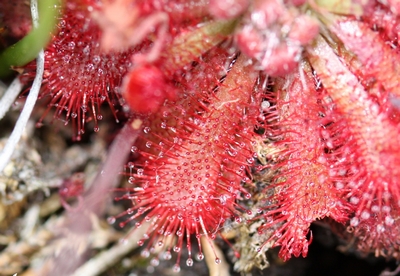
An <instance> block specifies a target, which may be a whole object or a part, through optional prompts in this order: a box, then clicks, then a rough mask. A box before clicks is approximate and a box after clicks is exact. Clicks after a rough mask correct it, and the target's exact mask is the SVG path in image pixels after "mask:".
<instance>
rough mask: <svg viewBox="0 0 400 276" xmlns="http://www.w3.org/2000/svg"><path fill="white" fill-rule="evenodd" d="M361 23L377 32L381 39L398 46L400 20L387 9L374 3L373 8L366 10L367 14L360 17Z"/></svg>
mask: <svg viewBox="0 0 400 276" xmlns="http://www.w3.org/2000/svg"><path fill="white" fill-rule="evenodd" d="M362 21H363V22H366V23H367V24H368V25H369V26H370V28H371V29H373V30H377V31H379V33H380V35H381V36H382V37H383V39H385V40H387V41H388V42H391V43H394V44H395V45H397V44H398V40H399V34H400V18H399V17H398V16H397V15H395V14H393V13H392V12H391V11H390V10H389V9H388V8H387V7H385V6H383V5H382V4H380V3H374V6H373V7H371V8H370V9H367V12H366V13H365V14H364V15H363V16H362Z"/></svg>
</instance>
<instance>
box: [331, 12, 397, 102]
mask: <svg viewBox="0 0 400 276" xmlns="http://www.w3.org/2000/svg"><path fill="white" fill-rule="evenodd" d="M331 30H332V31H333V32H334V33H335V34H336V35H337V36H338V37H339V39H340V40H342V42H343V43H344V45H345V47H346V48H347V50H349V51H351V52H353V53H354V54H355V55H356V56H357V57H358V59H359V61H360V62H361V64H362V67H360V68H359V69H360V73H361V76H360V77H362V78H364V79H373V80H374V83H375V86H376V87H377V88H376V89H377V90H383V91H386V93H382V96H380V99H381V104H382V102H385V101H388V100H387V97H388V93H391V94H393V95H395V96H396V97H400V92H399V91H400V89H399V87H400V81H399V78H398V75H399V73H400V55H399V53H398V52H397V51H396V50H394V49H392V48H391V46H390V45H389V44H387V43H386V41H384V40H383V38H382V36H380V35H379V33H378V32H374V31H373V30H371V29H370V28H369V26H368V25H367V24H365V23H362V22H360V21H356V20H348V19H337V20H336V21H335V22H334V24H333V25H332V27H331ZM384 94H386V97H385V98H384Z"/></svg>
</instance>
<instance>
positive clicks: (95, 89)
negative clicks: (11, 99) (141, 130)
mask: <svg viewBox="0 0 400 276" xmlns="http://www.w3.org/2000/svg"><path fill="white" fill-rule="evenodd" d="M88 9H89V7H86V6H82V4H80V3H79V2H78V1H68V2H67V3H66V7H65V10H64V14H63V16H62V19H61V20H60V22H59V24H58V33H57V34H56V35H55V36H54V37H53V39H52V41H51V43H50V45H49V46H48V47H47V49H46V50H45V72H44V78H43V86H42V90H41V93H40V97H41V98H45V97H49V98H50V99H49V104H48V108H47V110H46V112H45V114H43V116H42V118H41V119H40V121H39V125H40V124H41V122H42V120H43V119H44V117H45V116H46V114H47V113H48V112H49V111H50V109H51V108H52V107H55V109H56V110H55V113H54V118H60V117H61V115H62V114H63V113H65V123H66V124H67V123H68V122H69V121H72V124H73V128H74V133H73V138H74V139H76V140H79V139H80V138H81V135H82V134H83V133H84V131H85V124H86V122H87V121H88V120H89V119H93V120H94V129H95V131H97V130H98V125H97V121H98V120H101V119H102V115H101V114H100V110H99V108H100V105H101V104H102V103H104V102H107V103H108V105H109V106H110V108H111V110H112V112H113V113H114V116H116V114H115V112H116V111H115V107H114V106H115V104H118V99H119V94H118V93H117V91H118V89H119V87H120V86H121V83H122V77H123V75H124V74H126V73H127V71H128V68H129V67H130V66H131V54H132V53H133V51H132V50H130V51H126V52H121V53H114V54H104V53H102V52H101V50H100V47H99V41H100V35H101V34H100V29H99V28H98V27H97V26H96V24H94V22H93V20H92V19H91V18H90V14H89V12H88ZM35 70H36V63H35V62H32V63H30V64H28V65H26V66H25V67H24V74H23V75H22V77H21V78H22V79H23V80H24V81H30V80H32V79H33V77H34V73H35ZM89 114H90V115H89Z"/></svg>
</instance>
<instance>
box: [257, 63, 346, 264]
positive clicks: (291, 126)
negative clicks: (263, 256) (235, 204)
mask: <svg viewBox="0 0 400 276" xmlns="http://www.w3.org/2000/svg"><path fill="white" fill-rule="evenodd" d="M302 70H304V71H302V72H301V73H300V74H299V73H296V74H292V75H289V76H288V77H286V78H285V79H276V80H275V84H276V87H277V89H278V96H277V99H276V109H277V111H275V113H276V114H277V116H278V117H279V119H278V122H277V123H276V124H274V125H273V126H272V128H274V130H272V131H269V132H270V133H271V132H273V133H275V135H276V137H277V138H278V139H279V140H278V141H277V142H275V143H274V145H275V146H276V147H278V148H281V153H280V157H279V159H280V161H278V162H277V163H276V164H275V165H274V166H273V167H272V169H273V170H276V171H277V176H276V177H275V180H274V184H272V185H271V186H270V187H269V188H268V189H274V190H275V191H274V195H273V196H272V197H271V198H270V199H269V200H272V201H273V202H274V203H273V204H272V205H269V206H268V207H267V212H266V213H265V217H266V219H267V221H270V222H268V223H266V224H265V225H263V226H262V227H261V228H260V229H259V230H260V231H262V230H263V229H266V228H270V227H271V226H273V225H276V224H278V225H279V224H281V225H280V226H278V227H277V230H276V231H275V233H274V236H272V238H271V239H273V240H275V246H281V250H280V253H279V256H280V257H281V258H283V259H284V260H288V259H289V258H290V257H291V256H292V255H294V256H296V257H298V256H300V255H302V256H303V257H306V255H307V252H308V245H309V243H310V242H311V239H310V240H307V234H308V233H309V227H310V224H311V223H312V222H313V221H316V220H318V219H323V218H325V217H330V218H333V219H334V220H336V221H338V222H345V221H346V220H347V217H348V215H349V214H348V213H349V208H348V207H347V206H346V205H347V204H346V202H345V200H344V199H342V195H343V194H344V190H343V187H340V186H339V185H337V183H336V181H335V180H336V179H335V178H336V177H335V175H336V174H337V171H336V170H335V169H332V165H333V164H335V163H336V161H335V159H336V157H334V156H331V155H330V154H328V153H326V149H325V148H326V145H325V142H324V140H323V137H322V135H321V132H322V131H324V127H323V120H326V118H322V115H323V114H325V111H324V108H323V106H322V105H321V104H319V102H320V98H319V97H318V94H317V92H316V90H315V88H314V83H313V80H312V76H311V73H310V72H311V71H310V68H309V66H308V65H306V64H305V63H304V64H303V66H302ZM278 114H279V115H278ZM267 131H268V130H267ZM267 242H269V241H267ZM267 242H266V243H267Z"/></svg>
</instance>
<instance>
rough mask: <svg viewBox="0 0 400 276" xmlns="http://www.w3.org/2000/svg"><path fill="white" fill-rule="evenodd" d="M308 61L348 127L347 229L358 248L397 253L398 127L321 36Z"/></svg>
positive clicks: (399, 198)
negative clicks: (349, 211) (349, 210)
mask: <svg viewBox="0 0 400 276" xmlns="http://www.w3.org/2000/svg"><path fill="white" fill-rule="evenodd" d="M367 46H368V45H367ZM363 47H364V48H365V45H364V46H363ZM367 51H369V49H367ZM310 61H311V64H312V66H313V67H314V69H315V70H316V71H317V73H318V76H319V78H320V79H321V81H322V83H323V85H324V87H325V89H326V91H327V93H328V94H329V95H330V97H331V98H332V100H333V103H334V105H335V107H336V111H335V112H337V113H339V114H341V116H342V118H343V120H344V121H345V122H346V124H347V126H348V130H347V131H346V132H345V133H344V136H342V137H341V139H342V140H343V141H346V140H347V141H348V143H347V145H345V146H344V147H347V149H346V151H347V157H346V156H345V158H349V159H350V158H351V161H352V163H353V165H352V166H353V167H352V168H349V169H351V170H353V171H354V174H353V177H352V179H350V181H348V182H347V183H344V185H345V186H347V188H348V189H350V192H349V193H348V194H347V198H348V200H349V202H350V204H352V205H353V206H354V207H355V210H356V211H355V214H354V217H353V218H352V219H351V220H350V226H351V227H354V228H355V232H354V234H355V235H356V236H357V237H358V238H359V247H360V249H361V250H364V251H366V252H371V251H374V252H375V253H376V254H382V255H392V256H396V255H397V254H398V252H399V249H400V248H399V244H400V241H399V237H400V233H399V229H400V228H399V218H400V214H399V204H400V186H399V183H400V182H399V179H400V168H399V167H398V164H400V155H399V152H400V141H399V139H398V137H399V135H400V133H399V132H400V128H399V125H398V124H395V123H393V122H392V121H391V120H390V118H389V115H388V114H387V113H385V112H382V111H381V110H380V109H379V107H378V105H377V104H376V102H374V101H373V100H372V99H371V97H370V96H369V94H368V92H367V91H366V90H365V89H364V87H363V86H362V85H361V84H360V83H359V81H358V79H357V77H356V76H355V75H353V74H352V73H351V72H350V71H349V69H348V68H347V67H346V66H345V65H344V64H343V63H342V62H341V61H340V59H339V58H338V56H336V55H335V54H334V52H333V51H332V49H331V48H330V47H329V46H328V45H327V43H326V42H325V41H324V40H323V39H321V38H319V39H318V41H317V44H316V47H315V49H314V50H313V51H310ZM342 135H343V134H342Z"/></svg>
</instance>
